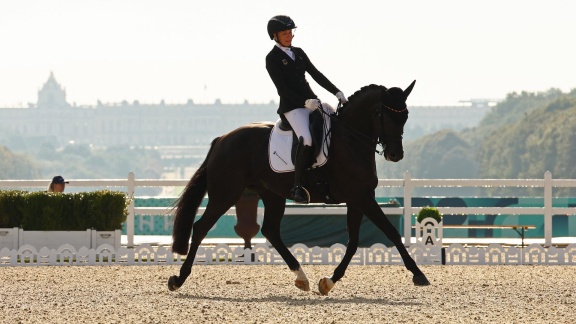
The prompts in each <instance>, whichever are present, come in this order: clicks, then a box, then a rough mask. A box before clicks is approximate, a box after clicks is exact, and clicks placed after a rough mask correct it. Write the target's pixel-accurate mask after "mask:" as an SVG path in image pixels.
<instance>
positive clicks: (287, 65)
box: [266, 46, 340, 117]
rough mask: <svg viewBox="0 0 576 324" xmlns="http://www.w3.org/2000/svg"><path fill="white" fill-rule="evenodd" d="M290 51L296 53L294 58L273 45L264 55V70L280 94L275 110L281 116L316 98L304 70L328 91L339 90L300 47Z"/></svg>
mask: <svg viewBox="0 0 576 324" xmlns="http://www.w3.org/2000/svg"><path fill="white" fill-rule="evenodd" d="M292 51H293V52H294V54H296V59H295V60H292V58H291V57H290V56H288V54H286V53H285V52H284V51H283V50H282V49H280V48H279V47H278V46H274V48H273V49H272V50H271V51H270V53H268V55H266V70H268V74H270V78H272V81H273V82H274V85H275V86H276V90H278V95H280V106H279V107H278V110H277V111H276V112H277V113H278V114H280V115H281V117H283V116H282V115H283V114H284V113H285V112H288V111H291V110H294V109H296V108H304V103H305V102H306V100H308V99H318V97H317V96H316V95H315V94H314V92H313V91H312V89H311V88H310V84H308V81H306V77H305V75H304V73H305V72H308V74H310V76H312V78H313V79H314V81H316V82H317V83H318V84H319V85H321V86H322V87H323V88H324V89H326V90H327V91H328V92H330V93H332V94H334V95H336V93H338V92H339V91H340V90H338V88H336V86H335V85H333V84H332V82H330V81H329V80H328V79H327V78H326V77H325V76H324V74H322V73H321V72H320V71H318V70H317V69H316V67H314V65H313V64H312V62H310V59H309V58H308V56H307V55H306V53H304V51H303V50H302V49H301V48H299V47H292Z"/></svg>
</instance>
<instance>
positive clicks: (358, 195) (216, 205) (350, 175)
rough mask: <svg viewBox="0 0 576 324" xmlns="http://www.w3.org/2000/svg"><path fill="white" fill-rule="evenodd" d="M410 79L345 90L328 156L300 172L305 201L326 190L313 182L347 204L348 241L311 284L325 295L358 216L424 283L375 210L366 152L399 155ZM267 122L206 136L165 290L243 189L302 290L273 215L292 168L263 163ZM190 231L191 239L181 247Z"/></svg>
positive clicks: (353, 245) (355, 236)
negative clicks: (256, 201) (328, 273)
mask: <svg viewBox="0 0 576 324" xmlns="http://www.w3.org/2000/svg"><path fill="white" fill-rule="evenodd" d="M415 82H416V81H414V82H412V84H411V85H410V86H409V87H408V88H407V89H406V90H402V89H400V88H390V89H386V88H385V87H383V86H377V85H369V86H366V87H363V88H362V89H360V90H359V91H357V92H356V93H355V94H354V95H352V96H351V97H350V98H349V101H348V103H346V104H345V105H344V106H343V107H342V108H341V109H340V111H339V113H338V114H337V115H336V116H335V117H333V119H332V125H333V127H332V139H331V147H330V150H329V160H328V162H327V163H326V164H325V165H324V166H322V167H320V168H317V169H313V170H310V171H308V172H309V174H308V176H307V179H308V181H306V184H305V187H306V188H307V189H308V190H309V191H310V198H311V202H325V200H324V199H325V197H326V194H327V191H326V190H320V189H319V188H321V187H324V188H329V193H330V196H331V198H332V199H331V202H338V203H346V207H347V209H348V212H347V229H348V235H349V242H348V247H347V250H346V253H345V255H344V257H343V259H342V262H341V263H340V264H339V265H338V267H337V268H336V270H335V271H334V273H333V275H332V277H326V278H323V279H321V280H320V282H319V284H318V288H319V290H320V292H321V293H322V294H327V293H328V292H329V291H330V290H331V289H332V287H333V286H334V283H336V282H337V281H338V280H340V279H341V278H342V277H343V276H344V273H345V271H346V268H347V267H348V264H349V263H350V260H351V259H352V256H353V255H354V254H355V253H356V250H357V248H358V243H359V231H360V223H361V220H362V217H363V215H366V217H368V219H370V220H371V221H372V222H373V223H374V224H375V225H376V226H377V227H378V228H379V229H381V230H382V231H383V232H384V233H385V234H386V236H387V237H388V239H390V240H391V241H392V242H393V243H394V245H395V246H396V248H397V249H398V251H399V252H400V255H401V257H402V260H403V261H404V264H405V266H406V268H407V269H408V270H410V271H411V272H412V274H413V278H412V281H413V282H414V284H415V285H419V286H423V285H429V284H430V283H429V281H428V279H427V278H426V276H425V275H424V274H423V273H422V271H420V269H419V268H418V266H417V265H416V263H415V262H414V260H413V259H412V258H411V257H410V255H409V254H408V251H407V250H406V248H405V247H404V245H403V243H402V238H401V236H400V234H399V233H398V230H396V228H395V227H394V226H393V225H392V224H391V223H390V221H389V220H388V219H387V218H386V216H385V215H384V213H383V212H382V209H381V208H380V207H379V205H378V203H377V202H376V199H375V193H374V190H375V188H376V186H377V184H378V177H377V175H376V162H375V158H374V152H375V150H376V146H377V145H378V144H381V145H382V147H383V148H384V152H383V155H384V157H385V158H386V160H389V161H392V162H397V161H400V160H401V159H402V158H403V157H404V152H403V147H402V134H403V132H404V124H405V123H406V121H407V119H408V109H407V107H406V99H407V97H408V95H409V94H410V92H411V91H412V88H413V87H414V84H415ZM272 127H273V124H271V123H255V124H249V125H246V126H243V127H240V128H238V129H235V130H233V131H232V132H230V133H228V134H226V135H223V136H221V137H218V138H216V139H214V141H213V142H212V145H211V147H210V150H209V151H208V155H207V156H206V160H205V161H204V162H203V163H202V165H201V166H200V168H199V169H198V170H197V171H196V173H195V174H194V176H193V177H192V179H191V180H190V182H189V183H188V185H187V187H186V189H185V190H184V192H183V193H182V195H181V196H180V198H179V200H178V202H177V206H176V208H177V210H176V214H175V217H174V229H173V233H172V237H173V244H172V251H173V252H175V253H178V254H182V255H184V254H186V253H188V256H187V257H186V261H185V262H184V264H182V267H181V268H180V275H179V276H172V277H170V279H169V280H168V288H169V289H170V290H172V291H173V290H176V289H178V288H179V287H181V286H182V285H183V284H184V282H185V281H186V278H188V276H189V275H190V273H191V271H192V264H193V262H194V257H195V255H196V251H197V250H198V246H199V245H200V243H201V242H202V240H203V239H204V237H206V234H207V233H208V231H209V230H210V228H212V226H213V225H214V224H215V223H216V221H218V219H219V218H220V217H221V216H222V215H223V214H224V213H225V212H226V211H227V210H228V209H229V208H230V207H232V206H233V205H234V204H235V203H236V201H238V198H239V197H240V195H241V194H242V192H243V191H244V189H245V188H250V189H252V190H254V191H256V192H258V194H259V195H260V197H261V199H262V202H263V204H264V221H263V224H262V234H263V235H264V236H265V237H266V238H267V239H268V241H269V242H270V243H271V244H272V246H273V247H274V248H275V249H276V251H278V253H279V254H280V255H281V256H282V258H283V259H284V261H285V262H286V264H287V265H288V267H289V268H290V270H292V271H293V272H294V273H295V274H296V282H295V283H296V286H297V287H298V288H300V289H302V290H306V291H307V290H309V289H310V288H309V282H308V278H307V277H306V274H305V273H304V271H303V270H302V268H301V266H300V263H299V262H298V261H297V260H296V258H295V257H294V256H293V255H292V253H290V250H289V249H288V248H287V247H286V246H285V245H284V242H282V239H281V238H280V222H281V220H282V216H283V215H284V209H285V207H286V199H289V198H290V189H291V188H292V184H293V183H294V174H293V173H291V172H288V173H275V172H274V171H272V169H271V168H270V165H269V162H268V140H269V137H270V132H271V130H272ZM310 179H314V180H315V181H317V180H318V179H325V182H324V183H325V184H326V185H324V186H318V188H317V187H315V186H313V184H312V183H311V182H312V181H310ZM206 192H208V204H207V206H206V210H205V212H204V214H203V215H202V217H200V219H199V220H198V221H197V222H195V223H194V217H195V215H196V213H197V211H198V206H199V205H200V202H201V201H202V198H203V197H204V195H205V194H206ZM327 225H329V224H327ZM192 229H193V230H192ZM191 233H192V243H191V247H190V249H188V244H189V243H188V242H189V240H190V234H191Z"/></svg>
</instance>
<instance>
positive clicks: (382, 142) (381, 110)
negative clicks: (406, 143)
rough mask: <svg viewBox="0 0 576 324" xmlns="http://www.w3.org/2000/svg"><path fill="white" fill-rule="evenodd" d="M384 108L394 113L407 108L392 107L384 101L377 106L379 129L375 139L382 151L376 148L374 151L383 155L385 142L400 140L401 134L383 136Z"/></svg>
mask: <svg viewBox="0 0 576 324" xmlns="http://www.w3.org/2000/svg"><path fill="white" fill-rule="evenodd" d="M384 109H388V110H390V111H392V112H395V113H402V112H405V111H406V110H408V108H404V109H394V108H392V107H390V106H388V105H385V104H384V103H382V106H380V107H379V109H378V110H377V111H376V116H377V117H378V120H379V121H380V127H379V128H380V131H379V133H380V134H378V137H377V139H376V143H377V144H380V146H381V147H382V152H378V150H376V152H377V153H378V154H380V155H384V150H385V149H386V144H387V143H390V142H402V134H400V136H398V137H396V138H386V136H384Z"/></svg>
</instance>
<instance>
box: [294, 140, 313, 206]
mask: <svg viewBox="0 0 576 324" xmlns="http://www.w3.org/2000/svg"><path fill="white" fill-rule="evenodd" d="M300 144H302V143H300ZM311 153H312V146H309V145H300V146H299V147H298V151H297V152H296V159H295V160H296V161H295V163H294V187H292V191H291V192H292V199H293V200H294V202H295V203H297V204H307V203H309V202H310V194H309V193H308V190H306V189H305V188H304V187H303V186H302V185H303V183H304V172H305V171H306V169H308V167H309V166H310V165H309V164H310V162H311V161H310V160H311V159H310V154H311Z"/></svg>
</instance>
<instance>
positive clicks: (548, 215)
mask: <svg viewBox="0 0 576 324" xmlns="http://www.w3.org/2000/svg"><path fill="white" fill-rule="evenodd" d="M544 245H545V246H551V245H552V172H550V171H546V173H544Z"/></svg>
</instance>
